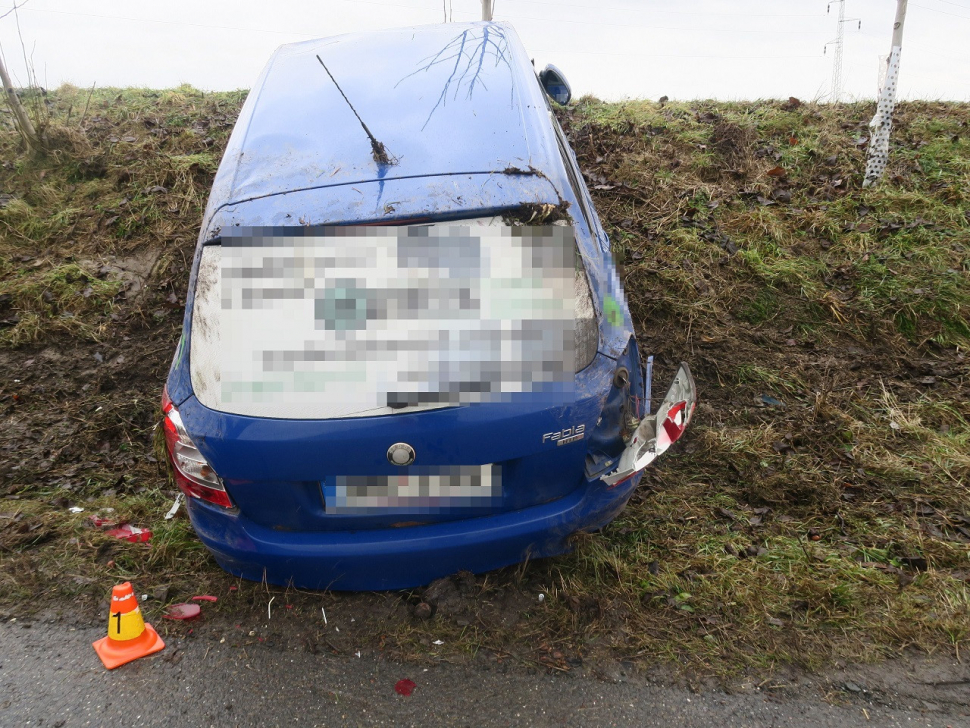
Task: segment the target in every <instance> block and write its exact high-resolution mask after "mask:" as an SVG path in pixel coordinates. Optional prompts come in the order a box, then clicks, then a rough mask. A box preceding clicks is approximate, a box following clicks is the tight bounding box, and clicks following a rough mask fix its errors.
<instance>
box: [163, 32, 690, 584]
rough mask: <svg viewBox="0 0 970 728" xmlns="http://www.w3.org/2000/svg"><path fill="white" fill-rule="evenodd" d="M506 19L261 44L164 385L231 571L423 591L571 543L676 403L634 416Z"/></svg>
mask: <svg viewBox="0 0 970 728" xmlns="http://www.w3.org/2000/svg"><path fill="white" fill-rule="evenodd" d="M547 96H552V98H554V99H555V100H557V101H559V102H566V101H568V99H569V87H568V84H567V83H566V82H565V79H564V78H562V74H561V73H559V72H558V70H556V69H555V68H553V67H549V68H547V69H546V70H545V71H543V72H542V74H540V75H539V76H537V74H536V73H535V72H534V70H533V67H532V64H531V62H530V60H529V57H528V56H527V55H526V52H525V50H524V49H523V48H522V46H521V44H520V42H519V40H518V38H517V37H516V35H515V33H514V31H513V30H512V28H511V27H509V26H508V25H504V24H502V23H469V24H464V25H462V24H445V25H434V26H427V27H417V28H406V29H401V30H391V31H382V32H373V33H366V34H356V35H346V36H340V37H335V38H326V39H322V40H315V41H308V42H305V43H297V44H293V45H287V46H283V47H282V48H280V49H279V50H278V51H277V52H276V53H275V54H274V55H273V57H272V58H271V59H270V61H269V63H268V65H267V66H266V68H265V70H264V71H263V74H262V76H261V77H260V79H259V81H258V82H257V84H256V85H255V87H254V88H253V90H252V91H251V92H250V94H249V97H248V99H247V100H246V103H245V105H244V106H243V108H242V111H241V112H240V115H239V119H238V121H237V123H236V127H235V130H234V131H233V133H232V136H231V138H230V140H229V144H228V147H227V149H226V151H225V155H224V157H223V159H222V163H221V165H220V166H219V171H218V173H217V174H216V178H215V181H214V183H213V188H212V193H211V196H210V198H209V203H208V207H207V209H206V211H205V217H204V219H203V223H202V229H201V232H200V235H199V242H198V246H197V248H196V253H195V259H194V263H193V268H192V275H191V278H190V281H189V289H188V298H187V304H186V308H185V320H184V324H183V335H182V338H181V340H180V342H179V345H178V349H177V351H176V354H175V358H174V361H173V362H172V367H171V370H170V372H169V376H168V381H167V384H166V388H165V392H164V395H163V410H164V413H165V419H164V429H165V437H166V443H167V447H168V452H169V456H170V460H171V464H172V466H173V473H174V477H175V480H176V482H177V484H178V486H179V487H180V489H181V490H182V491H183V492H184V493H185V494H186V496H187V502H188V512H189V517H190V518H191V521H192V525H193V526H194V528H195V530H196V532H197V533H198V535H199V537H200V538H201V540H202V541H203V543H204V544H205V545H206V547H208V548H209V550H210V551H211V552H212V553H213V555H214V556H215V558H216V560H217V561H218V563H219V564H220V565H221V566H222V567H223V568H224V569H226V570H227V571H229V572H230V573H232V574H236V575H238V576H241V577H244V578H247V579H254V580H263V579H265V580H266V581H268V582H272V583H275V584H292V585H294V586H297V587H303V588H311V589H340V590H359V589H392V588H404V587H412V586H418V585H421V584H425V583H427V582H429V581H432V580H433V579H435V578H438V577H441V576H444V575H447V574H451V573H454V572H457V571H460V570H469V571H472V572H482V571H487V570H490V569H495V568H498V567H502V566H506V565H509V564H514V563H517V562H520V561H522V560H524V559H527V558H536V557H543V556H552V555H556V554H561V553H564V552H565V551H567V550H568V549H569V547H570V546H569V544H570V536H572V535H573V534H574V533H576V532H578V531H590V530H593V529H597V528H600V527H602V526H604V525H605V524H607V523H608V522H609V521H610V520H611V519H613V518H614V517H615V516H616V515H617V514H618V513H619V512H620V511H621V510H622V509H623V507H624V505H625V504H626V502H627V500H628V499H629V498H630V495H631V493H632V492H633V490H634V489H635V488H636V486H637V483H638V482H639V479H640V475H641V473H642V470H643V468H644V467H646V466H647V465H649V464H650V463H651V462H652V461H653V460H654V459H655V458H656V457H657V456H659V455H660V454H661V453H663V452H664V451H665V450H666V449H667V448H668V447H670V445H671V444H672V443H673V442H674V441H676V440H677V439H678V438H679V437H680V436H681V434H682V433H683V431H684V429H685V428H686V426H687V424H688V422H689V421H690V418H691V415H692V414H693V411H694V405H695V400H696V395H695V387H694V381H693V379H692V377H691V374H690V370H689V368H688V367H687V366H686V365H682V366H681V368H680V369H679V371H678V372H677V374H676V376H675V378H674V381H673V383H672V385H671V386H670V388H669V391H668V393H667V395H666V397H664V398H663V399H658V400H657V401H656V402H655V406H651V387H650V381H651V366H650V363H651V361H652V359H651V358H650V357H645V358H641V353H640V351H639V350H638V348H637V343H636V340H635V338H634V334H633V325H632V322H631V319H630V313H629V311H628V309H627V305H626V302H625V299H624V296H623V291H622V288H621V285H620V281H619V279H618V277H617V272H616V270H615V268H614V266H613V263H612V260H611V256H610V248H609V241H608V239H607V236H606V234H605V232H604V231H603V228H602V226H601V225H600V222H599V220H598V218H597V216H596V212H595V210H594V209H593V204H592V201H591V199H590V196H589V193H588V191H587V189H586V187H585V184H584V183H583V179H582V175H581V173H580V171H579V167H578V165H577V162H576V158H575V156H574V154H573V153H572V151H571V149H570V148H569V145H568V143H567V141H566V138H565V136H564V135H563V132H562V130H561V128H560V127H559V124H558V123H557V121H556V119H555V117H554V116H553V114H552V110H551V107H550V105H549V101H548V98H547Z"/></svg>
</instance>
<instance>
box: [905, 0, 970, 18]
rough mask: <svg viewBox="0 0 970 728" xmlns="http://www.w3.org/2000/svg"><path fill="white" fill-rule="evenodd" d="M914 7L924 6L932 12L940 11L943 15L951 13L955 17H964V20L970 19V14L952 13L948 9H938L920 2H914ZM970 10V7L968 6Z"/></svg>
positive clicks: (924, 8)
mask: <svg viewBox="0 0 970 728" xmlns="http://www.w3.org/2000/svg"><path fill="white" fill-rule="evenodd" d="M913 7H917V8H923V10H929V11H930V12H931V13H940V14H942V15H951V16H953V17H954V18H963V19H964V20H970V16H967V15H958V14H957V13H951V12H948V11H946V10H937V9H936V8H931V7H927V6H926V5H920V4H919V3H913ZM968 10H970V8H968Z"/></svg>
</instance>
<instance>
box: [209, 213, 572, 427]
mask: <svg viewBox="0 0 970 728" xmlns="http://www.w3.org/2000/svg"><path fill="white" fill-rule="evenodd" d="M575 265H576V252H575V242H574V238H573V230H572V228H570V227H568V226H561V225H547V226H533V227H529V226H508V225H501V224H452V223H439V224H436V225H412V226H407V227H370V226H368V227H350V226H346V227H317V228H257V229H252V228H250V229H247V228H234V229H232V230H231V231H228V234H227V233H226V232H225V231H224V234H223V237H222V244H221V245H210V246H206V247H205V248H203V253H202V260H201V262H200V267H199V275H198V282H197V285H196V291H195V303H194V311H193V319H192V338H191V371H192V383H193V388H194V389H195V393H196V396H197V397H198V398H199V400H200V402H201V403H202V404H203V405H205V406H207V407H210V408H212V409H216V410H220V411H223V412H231V413H236V414H245V415H252V416H263V417H282V418H301V419H302V418H321V419H326V418H333V417H348V416H361V415H368V414H385V413H387V412H388V411H394V410H388V409H387V408H388V407H391V408H401V407H411V408H413V407H419V408H424V407H441V406H452V405H461V404H471V403H479V402H494V401H503V400H508V399H510V398H519V397H523V396H526V397H528V398H529V399H530V401H536V400H539V401H542V402H543V403H548V404H549V405H557V404H563V403H566V402H570V401H573V400H574V398H575V392H574V376H573V373H574V363H575V338H576V336H575V309H574V303H575V301H574V297H575Z"/></svg>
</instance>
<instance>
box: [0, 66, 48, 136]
mask: <svg viewBox="0 0 970 728" xmlns="http://www.w3.org/2000/svg"><path fill="white" fill-rule="evenodd" d="M0 81H3V90H4V93H6V95H7V102H8V103H9V104H10V109H11V111H13V115H14V119H15V120H16V122H17V131H19V132H20V136H22V137H23V138H24V141H25V142H26V143H27V146H28V147H30V148H31V149H40V148H41V143H40V137H38V136H37V131H36V130H35V129H34V125H33V124H32V123H31V121H30V117H29V116H28V115H27V109H25V108H24V105H23V104H22V103H20V97H19V96H17V91H16V90H15V89H14V87H13V84H12V83H10V76H8V75H7V68H6V66H4V65H3V58H2V56H0Z"/></svg>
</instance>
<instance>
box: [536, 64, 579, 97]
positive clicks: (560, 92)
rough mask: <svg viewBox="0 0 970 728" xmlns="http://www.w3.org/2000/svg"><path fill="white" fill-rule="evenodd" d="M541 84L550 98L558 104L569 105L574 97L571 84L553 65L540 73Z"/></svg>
mask: <svg viewBox="0 0 970 728" xmlns="http://www.w3.org/2000/svg"><path fill="white" fill-rule="evenodd" d="M539 83H541V84H542V88H544V89H545V90H546V93H547V94H549V98H551V99H552V100H553V101H555V102H556V103H557V104H562V105H563V106H565V105H566V104H568V103H569V99H571V98H572V97H573V92H572V89H570V88H569V82H568V81H567V80H566V77H565V76H564V75H563V73H562V71H560V70H559V69H558V68H556V67H555V66H553V65H552V64H549V65H548V66H546V67H545V68H544V69H543V70H542V71H541V72H540V73H539Z"/></svg>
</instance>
